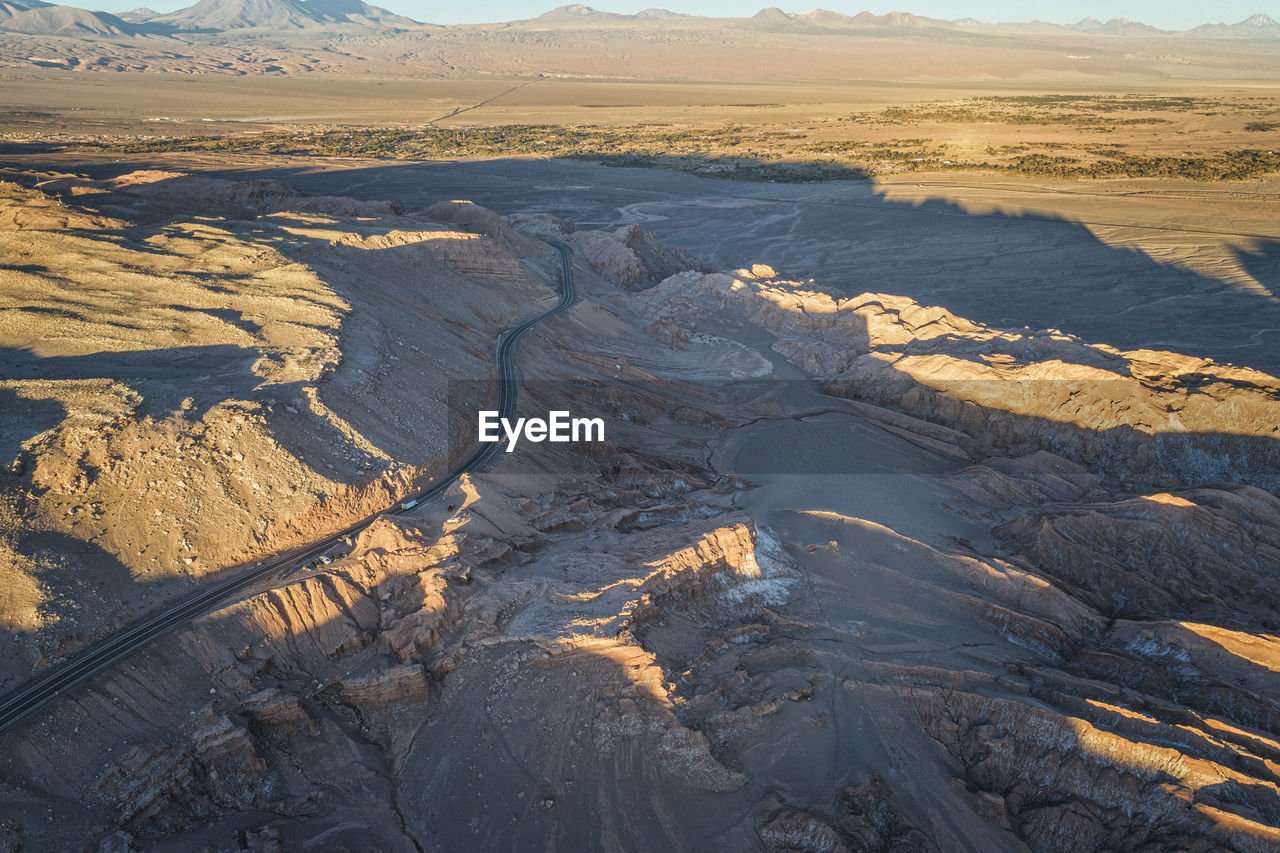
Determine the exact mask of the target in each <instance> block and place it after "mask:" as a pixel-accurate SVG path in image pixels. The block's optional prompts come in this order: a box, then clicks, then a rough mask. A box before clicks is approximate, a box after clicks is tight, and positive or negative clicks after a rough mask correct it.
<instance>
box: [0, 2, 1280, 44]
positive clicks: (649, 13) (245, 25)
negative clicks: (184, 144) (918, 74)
mask: <svg viewBox="0 0 1280 853" xmlns="http://www.w3.org/2000/svg"><path fill="white" fill-rule="evenodd" d="M426 26H427V25H425V24H421V23H419V22H417V21H414V20H413V19H411V18H406V17H404V16H402V15H396V14H393V13H391V12H389V11H387V10H386V9H382V8H380V7H377V6H371V5H369V4H367V3H364V2H362V0H199V2H197V3H196V4H195V5H194V6H190V7H188V8H186V9H182V10H179V11H177V12H171V13H168V14H160V13H158V12H155V11H153V10H151V9H145V8H143V9H135V10H134V11H132V12H126V13H123V14H121V15H118V16H117V15H110V14H107V13H106V12H91V11H88V10H85V9H80V8H77V7H73V6H60V5H55V4H52V3H46V2H44V0H0V30H3V31H8V32H13V33H27V34H31V35H66V36H87V37H94V36H162V35H169V34H175V33H192V32H195V33H199V32H205V33H209V32H226V31H236V30H251V29H258V30H275V31H288V30H319V29H348V28H367V29H397V30H406V29H416V28H423V27H426ZM505 26H509V27H518V28H521V29H536V28H548V29H583V28H587V29H596V28H614V27H650V28H657V27H678V28H683V29H688V28H696V27H721V28H745V29H752V30H764V31H769V32H793V33H805V32H813V33H832V32H839V31H859V30H871V29H878V30H924V29H935V28H936V29H950V30H957V29H959V30H966V29H967V30H973V29H984V30H1002V31H1005V32H1024V33H1036V32H1041V33H1044V32H1059V33H1072V32H1074V33H1082V34H1087V35H1097V36H1117V37H1120V36H1122V37H1130V38H1132V37H1178V38H1221V39H1280V24H1277V23H1276V21H1275V20H1273V19H1272V18H1271V17H1270V16H1268V15H1265V14H1262V13H1258V14H1256V15H1253V16H1252V17H1249V18H1246V19H1245V20H1243V21H1240V22H1239V23H1235V24H1203V25H1201V26H1198V27H1195V28H1194V29H1191V30H1186V31H1181V32H1174V31H1170V30H1161V29H1157V28H1156V27H1153V26H1150V25H1149V24H1144V23H1140V22H1138V21H1129V20H1126V19H1124V18H1112V19H1111V20H1109V21H1105V22H1103V21H1099V20H1097V19H1096V18H1085V19H1084V20H1082V21H1080V22H1079V23H1076V24H1069V25H1066V26H1063V25H1060V24H1050V23H1045V22H1043V21H1032V22H1029V23H1013V24H1004V23H1000V24H992V23H983V22H980V21H976V20H974V19H972V18H964V19H960V20H954V21H947V20H942V19H939V18H928V17H923V16H920V15H913V14H911V13H909V12H889V13H887V14H884V15H873V14H872V13H870V12H860V13H858V14H857V15H843V14H840V13H839V12H830V11H827V10H825V9H817V10H815V11H812V12H805V13H802V14H797V13H792V12H784V11H782V10H781V9H779V8H777V7H772V8H768V9H763V10H761V11H760V12H758V13H756V14H755V15H753V16H751V17H749V18H704V17H696V16H692V15H684V14H680V13H678V12H671V11H668V10H666V9H645V10H644V11H642V12H638V13H636V14H634V15H623V14H618V13H615V12H602V11H599V10H596V9H592V8H591V7H589V6H583V5H579V4H573V5H569V6H561V7H559V8H557V9H553V10H551V11H550V12H547V13H546V14H543V15H539V16H538V17H536V18H532V19H529V20H525V21H514V22H510V23H508V24H506V25H505Z"/></svg>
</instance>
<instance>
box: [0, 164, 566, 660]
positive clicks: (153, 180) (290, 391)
mask: <svg viewBox="0 0 1280 853" xmlns="http://www.w3.org/2000/svg"><path fill="white" fill-rule="evenodd" d="M10 179H16V180H19V181H21V182H23V183H25V184H28V185H30V186H31V187H34V188H28V187H19V186H16V185H14V184H7V185H5V186H6V192H5V196H6V198H5V203H6V205H7V206H6V207H5V211H6V213H5V217H6V221H8V222H10V223H11V224H10V225H9V228H8V229H7V230H4V231H0V253H3V255H4V267H5V269H4V272H3V273H2V274H0V337H2V338H3V345H4V348H5V349H4V381H3V385H2V386H0V395H3V396H4V397H5V398H6V402H5V405H4V410H5V430H4V441H5V445H4V447H3V456H4V464H5V475H4V477H5V483H4V513H5V524H4V529H5V536H4V553H5V573H6V574H5V585H6V588H7V590H8V592H7V593H6V602H5V610H4V613H3V615H2V616H0V619H3V621H4V623H5V625H6V628H7V629H9V630H11V631H17V633H11V634H9V635H8V640H7V642H6V649H5V660H4V663H3V670H2V672H3V678H2V679H0V680H3V682H4V683H5V684H6V685H12V684H14V683H16V680H17V679H20V678H22V677H24V676H25V675H27V674H28V673H29V672H30V671H31V669H32V667H33V666H42V665H44V664H46V663H48V662H51V661H54V660H57V659H59V658H60V657H61V656H62V655H64V654H66V653H67V652H69V651H71V650H73V649H74V648H76V647H77V646H79V645H80V644H82V643H84V642H86V641H89V640H92V639H94V638H96V637H98V636H100V635H102V634H103V633H104V632H106V631H108V630H110V629H111V628H114V627H116V626H118V625H120V624H121V623H122V622H123V621H124V620H126V619H128V618H130V617H132V616H135V615H137V614H138V613H140V612H142V611H144V610H146V609H148V608H150V607H153V606H155V605H157V604H159V603H160V602H162V601H164V600H165V599H166V598H168V597H169V596H172V595H174V594H177V593H179V592H181V591H183V590H185V589H186V588H187V587H189V586H191V585H192V584H198V583H200V582H202V581H203V580H205V579H207V578H210V577H212V576H215V575H217V574H218V573H219V572H220V571H222V570H224V569H226V568H227V567H229V566H234V565H238V564H241V563H244V562H245V561H247V560H251V559H254V558H255V557H260V556H263V555H266V554H270V553H274V552H276V551H279V550H282V549H285V548H288V547H291V546H293V545H297V544H300V543H303V542H306V541H309V540H311V539H313V538H314V537H315V536H316V535H317V534H319V533H320V532H322V531H325V530H332V529H336V528H338V527H341V526H343V525H345V524H346V523H349V522H350V521H352V520H354V519H357V518H360V517H363V516H364V515H367V514H368V513H369V512H371V511H372V510H374V509H378V508H381V507H383V506H386V505H388V504H390V503H391V502H393V501H394V500H395V498H396V496H397V495H399V494H401V493H403V492H405V491H407V490H409V489H410V488H412V487H414V486H415V485H417V484H420V483H423V482H425V481H426V479H427V477H429V476H430V475H431V474H433V473H438V472H439V471H440V470H442V469H443V467H444V465H445V464H446V463H447V462H448V461H449V460H448V459H447V452H448V450H449V436H448V434H447V429H446V427H445V423H446V411H445V404H446V400H447V396H448V382H449V380H450V379H454V378H479V379H485V378H486V377H487V376H488V375H489V373H490V365H489V361H488V356H487V352H488V348H489V346H490V339H491V329H492V328H493V327H494V326H500V325H503V324H505V323H506V322H508V321H509V320H510V319H511V318H513V317H516V316H519V315H520V314H522V313H526V312H529V311H532V310H534V309H536V308H537V306H538V304H539V302H540V301H541V300H545V299H547V298H549V297H550V294H551V291H549V290H547V289H546V288H545V287H544V285H543V284H542V282H543V281H545V280H546V274H545V273H544V272H542V271H541V269H540V267H539V266H538V264H539V263H540V262H541V260H542V259H543V258H542V255H543V254H544V253H545V251H546V249H545V247H542V246H540V245H539V244H535V243H533V242H532V241H528V240H522V239H512V240H507V241H505V244H504V245H503V246H502V247H499V246H498V245H497V243H495V241H494V240H493V239H492V238H490V237H487V236H484V235H482V234H479V233H477V232H476V231H474V230H464V229H463V228H459V227H458V226H455V225H450V224H441V222H442V221H447V220H449V219H451V218H456V216H452V215H451V213H450V211H449V210H448V209H440V210H437V211H436V212H435V214H434V218H427V217H423V216H406V215H401V214H402V211H400V209H399V208H397V207H395V206H394V205H389V204H368V203H363V202H355V201H352V200H350V199H332V198H316V197H308V198H301V197H298V195H297V193H295V192H293V191H291V190H289V189H288V188H287V187H283V186H281V185H278V184H271V183H269V182H256V183H250V184H229V183H228V182H225V181H224V182H219V181H216V180H212V179H206V178H189V177H185V176H183V175H181V174H175V173H165V172H140V173H133V174H130V175H127V176H125V177H123V178H121V179H118V180H115V181H113V182H111V183H109V184H103V183H94V182H88V181H84V180H82V179H78V178H75V177H74V176H49V175H36V174H31V173H23V174H16V173H15V174H12V175H10ZM193 202H197V203H195V204H193ZM99 211H109V213H107V212H99ZM477 224H478V223H476V222H472V223H471V227H474V226H476V225H477ZM509 251H516V252H520V253H521V254H522V258H525V259H527V260H519V259H517V258H516V257H514V256H513V255H511V254H509ZM522 264H523V265H522ZM423 293H429V294H431V300H430V302H424V301H423V300H422V299H421V294H423ZM424 323H427V324H431V325H433V326H438V327H439V329H440V332H439V333H437V334H434V335H432V336H430V337H429V338H422V337H420V336H419V334H418V333H417V330H419V329H420V328H421V327H422V325H423V324H424ZM388 388H397V389H400V390H399V391H396V392H392V393H388V390H387V389H388Z"/></svg>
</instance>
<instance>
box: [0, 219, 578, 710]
mask: <svg viewBox="0 0 1280 853" xmlns="http://www.w3.org/2000/svg"><path fill="white" fill-rule="evenodd" d="M551 245H552V246H553V247H554V248H555V249H556V251H557V252H559V253H560V266H561V283H562V286H561V290H560V301H559V302H558V303H557V304H556V306H555V307H554V308H551V309H550V310H548V311H545V312H543V313H541V314H539V315H537V316H536V317H531V318H530V319H528V320H525V321H524V322H523V323H521V324H520V325H518V326H515V327H514V328H511V329H507V330H505V331H503V332H501V333H500V334H499V335H498V341H497V348H496V351H495V354H494V363H495V365H496V367H497V373H498V410H499V412H500V413H501V416H502V417H505V418H514V417H515V411H516V393H517V390H518V388H519V381H518V379H517V378H516V368H515V360H514V356H515V349H516V343H517V342H519V340H520V338H521V336H523V335H524V333H525V332H527V331H529V330H530V329H531V328H533V327H534V326H536V325H537V324H538V323H541V322H542V321H544V320H547V319H549V318H551V317H554V316H555V315H556V314H559V313H560V312H562V311H564V310H566V309H567V308H569V306H571V305H572V304H573V303H574V301H575V300H576V299H577V292H576V290H575V288H574V284H573V259H572V256H571V254H570V249H569V247H568V246H566V245H565V244H563V243H559V242H555V241H552V243H551ZM503 443H504V442H497V443H488V444H481V445H479V446H478V447H476V449H475V450H473V451H472V452H471V454H470V455H469V456H467V458H466V459H464V460H463V461H462V462H460V463H459V464H458V465H457V466H456V467H454V469H453V470H452V471H450V472H449V473H448V474H446V475H444V476H443V477H441V478H440V479H439V480H438V481H437V482H436V483H435V484H434V485H432V486H431V487H430V488H429V489H426V490H424V491H422V492H419V493H417V494H416V495H407V496H405V497H404V498H402V500H401V502H400V503H397V504H396V505H395V506H393V507H390V508H388V509H387V510H384V511H382V512H378V513H375V514H374V515H371V516H369V517H368V518H366V519H363V520H362V521H358V522H356V523H355V524H352V525H351V526H349V527H347V528H345V529H343V530H339V531H338V532H336V533H334V534H331V535H330V536H327V537H325V538H324V539H321V540H319V541H318V542H314V543H312V544H310V545H307V546H305V547H303V548H299V549H296V550H294V551H290V552H288V553H285V554H282V555H280V556H278V557H274V558H272V559H270V560H267V561H266V562H264V563H263V564H262V565H261V566H258V567H256V568H254V569H252V570H250V571H247V572H244V573H243V574H239V575H236V576H235V577H233V578H228V579H227V580H224V581H222V582H220V583H217V584H214V585H213V586H211V587H208V588H206V589H201V590H198V591H196V592H195V593H193V594H191V595H190V596H188V597H187V598H184V599H182V600H180V601H177V602H175V603H174V604H173V605H171V606H170V607H168V608H167V609H165V610H163V611H161V612H160V613H157V614H155V615H153V616H148V617H146V618H143V619H140V620H138V621H136V622H134V623H132V624H130V625H128V626H127V627H125V628H122V629H120V630H119V631H117V632H116V633H114V634H112V635H111V636H110V637H107V638H106V639H104V640H101V641H99V642H97V643H95V644H93V645H92V646H89V647H88V648H86V649H84V650H83V651H80V652H78V653H76V654H75V655H73V656H72V657H71V658H70V659H68V660H66V661H64V662H63V663H60V664H56V665H54V666H51V667H50V668H49V669H48V670H46V671H45V672H44V673H42V674H41V675H39V676H38V677H36V678H34V679H32V680H31V681H29V682H27V683H26V684H24V685H23V686H21V687H20V688H18V689H17V690H15V691H14V692H13V693H11V694H9V695H8V696H6V697H4V699H3V701H0V732H2V731H4V730H5V729H7V728H9V727H10V726H12V725H14V724H15V723H17V722H18V721H19V720H21V719H22V718H23V717H26V716H27V715H28V714H31V713H32V712H33V711H35V710H37V709H39V708H40V707H41V706H43V705H44V704H45V703H46V702H49V701H50V700H52V699H53V698H54V697H56V696H58V695H60V694H62V693H64V692H66V691H67V690H69V689H71V688H72V687H74V686H76V685H77V684H80V683H81V682H82V681H84V680H85V679H87V678H89V677H91V676H93V675H96V674H97V673H99V672H102V671H103V670H104V669H107V668H108V667H110V666H112V665H113V664H115V663H116V662H117V661H120V660H122V659H123V658H125V657H127V656H129V655H131V654H133V653H134V652H136V651H138V650H139V649H140V648H142V647H143V646H145V645H147V644H148V643H150V642H151V641H153V640H155V639H157V638H158V637H161V636H163V635H164V634H167V633H168V632H169V631H171V630H173V629H174V628H176V627H177V626H179V625H182V624H184V623H186V622H190V621H191V620H192V619H194V618H196V617H197V616H200V615H203V614H204V613H207V612H208V611H210V610H211V609H213V608H214V607H215V606H217V605H218V604H221V603H222V602H224V601H226V600H227V599H228V598H230V597H231V596H232V595H233V594H234V593H236V592H239V591H240V590H243V589H245V588H246V587H249V586H251V585H253V584H254V583H257V582H258V581H260V580H262V579H263V578H266V577H269V576H270V575H272V574H275V573H276V572H279V571H281V570H283V569H288V568H292V567H294V566H297V565H299V564H301V563H305V562H306V561H308V560H311V559H312V558H314V557H316V556H318V555H320V554H323V553H324V552H325V551H327V550H329V549H330V548H333V547H334V546H335V545H337V544H338V543H339V542H340V541H341V540H342V539H343V537H346V536H352V535H354V534H356V533H359V532H360V531H361V530H364V529H365V528H366V527H368V526H369V525H370V524H372V523H373V522H374V521H375V520H377V519H378V518H381V517H383V516H386V515H402V514H404V513H405V512H408V511H410V510H411V509H412V508H413V507H416V506H417V505H418V504H420V503H422V502H423V501H426V500H429V499H431V498H433V497H436V496H437V495H439V494H441V493H442V492H444V491H445V490H446V489H448V488H449V487H450V486H451V485H453V484H454V483H455V482H456V481H457V480H458V478H459V477H461V476H462V475H463V474H466V473H469V472H471V471H476V470H478V469H480V468H482V467H483V466H484V465H485V464H486V463H487V462H488V461H489V460H490V459H492V458H493V455H494V454H495V453H497V452H498V451H499V450H500V449H501V448H502V446H503Z"/></svg>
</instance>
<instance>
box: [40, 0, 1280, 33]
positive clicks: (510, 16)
mask: <svg viewBox="0 0 1280 853" xmlns="http://www.w3.org/2000/svg"><path fill="white" fill-rule="evenodd" d="M49 2H54V3H56V2H59V0H49ZM61 2H63V3H65V4H66V5H69V6H81V7H83V8H86V9H96V10H100V11H104V12H117V13H119V12H127V11H129V10H130V9H135V8H137V7H139V6H147V7H149V8H151V9H155V10H156V11H159V12H172V11H173V10H175V9H181V8H184V7H186V6H190V5H192V4H194V3H195V0H152V2H147V0H96V2H95V0H61ZM365 2H368V3H371V4H372V5H375V6H382V7H383V8H386V9H390V10H391V11H392V12H396V13H398V14H401V15H407V16H408V17H410V18H413V19H415V20H418V21H426V22H428V23H433V24H464V23H487V22H494V21H514V20H519V19H521V18H532V17H534V16H536V15H540V14H542V13H543V12H546V11H548V10H550V9H553V8H555V7H556V6H560V5H564V4H565V3H568V2H573V0H471V2H468V3H465V4H443V3H425V2H420V0H383V2H379V0H365ZM579 2H582V0H579ZM583 5H586V6H591V7H593V8H596V9H603V10H606V11H609V12H623V13H633V12H638V11H640V10H641V9H644V8H647V7H650V6H656V7H660V8H664V9H670V10H671V11H673V12H685V13H688V14H693V15H714V16H723V17H745V16H749V15H753V14H755V13H756V12H758V11H760V9H762V8H764V7H766V6H769V5H779V6H781V8H783V9H784V10H786V11H788V12H808V11H810V10H812V9H816V8H821V9H830V10H831V11H833V12H843V13H844V14H846V15H853V14H856V13H858V12H861V11H863V10H864V9H866V10H869V11H871V12H874V13H876V14H882V13H884V12H889V11H894V10H898V11H905V12H913V13H915V14H917V15H927V16H929V17H933V18H946V19H948V20H954V19H956V18H977V19H978V20H980V21H1031V20H1041V21H1052V22H1053V23H1057V24H1070V23H1074V22H1076V21H1078V20H1080V19H1081V18H1085V17H1094V18H1098V19H1100V20H1104V21H1105V20H1107V19H1108V18H1129V19H1130V20H1133V21H1142V22H1143V23H1146V24H1151V25H1153V26H1157V27H1162V28H1164V29H1171V30H1181V29H1189V28H1191V27H1194V26H1197V25H1199V24H1204V23H1226V24H1233V23H1235V22H1236V21H1240V20H1243V19H1245V18H1247V17H1249V16H1250V15H1252V14H1254V13H1255V12H1265V13H1267V14H1269V15H1271V16H1272V17H1273V18H1277V19H1280V0H1218V2H1215V3H1213V4H1205V3H1193V2H1188V0H1173V2H1170V0H1059V2H1056V3H1055V2H1018V0H900V2H896V3H891V4H889V5H884V4H871V5H863V4H861V3H859V2H857V0H849V1H848V2H844V1H843V0H805V2H803V3H801V5H799V6H795V5H794V3H792V4H787V3H781V2H778V0H670V2H666V0H648V1H647V0H634V2H628V0H588V2H584V3H583Z"/></svg>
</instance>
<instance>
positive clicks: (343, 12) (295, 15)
mask: <svg viewBox="0 0 1280 853" xmlns="http://www.w3.org/2000/svg"><path fill="white" fill-rule="evenodd" d="M352 26H355V27H373V28H410V27H420V26H422V25H421V24H420V23H419V22H417V21H414V20H413V19H411V18H406V17H404V16H403V15H396V14H393V13H391V12H388V11H387V10H386V9H382V8H379V7H377V6H370V5H369V4H367V3H363V2H361V0H200V2H198V3H196V4H195V5H194V6H190V7H188V8H186V9H181V10H179V11H177V12H171V13H169V14H160V13H159V12H155V11H153V10H151V9H135V10H134V11H132V12H126V13H124V14H123V15H120V16H119V17H117V16H115V15H110V14H107V13H106V12H90V11H87V10H84V9H79V8H76V7H74V6H58V5H54V4H52V3H45V2H43V0H0V30H9V31H13V32H25V33H31V34H33V35H36V34H39V35H166V34H170V33H177V32H220V31H224V30H244V29H263V30H299V29H318V28H326V27H352Z"/></svg>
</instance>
